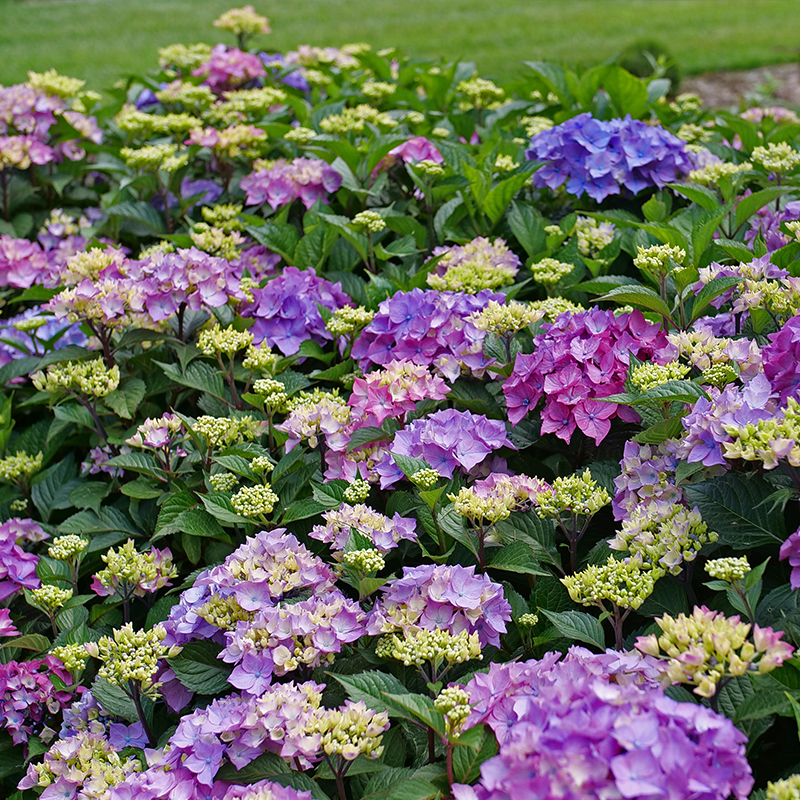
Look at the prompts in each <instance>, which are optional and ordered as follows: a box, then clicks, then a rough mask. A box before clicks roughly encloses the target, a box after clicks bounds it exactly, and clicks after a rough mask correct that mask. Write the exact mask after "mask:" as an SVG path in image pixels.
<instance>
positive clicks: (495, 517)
mask: <svg viewBox="0 0 800 800" xmlns="http://www.w3.org/2000/svg"><path fill="white" fill-rule="evenodd" d="M447 498H448V500H452V501H453V505H454V506H455V509H456V511H457V512H458V513H459V514H461V516H462V517H466V518H467V519H468V520H469V521H470V522H471V523H472V524H473V525H477V526H480V527H482V526H483V525H484V524H485V523H486V522H488V523H490V524H491V525H494V524H495V523H496V522H500V520H503V519H508V517H509V516H510V515H511V511H512V510H513V509H514V506H515V505H516V497H515V496H514V494H513V493H512V492H491V493H489V494H485V495H483V494H478V493H477V492H476V491H475V490H474V489H473V488H472V487H470V486H465V487H463V488H462V489H460V490H459V492H458V494H448V495H447Z"/></svg>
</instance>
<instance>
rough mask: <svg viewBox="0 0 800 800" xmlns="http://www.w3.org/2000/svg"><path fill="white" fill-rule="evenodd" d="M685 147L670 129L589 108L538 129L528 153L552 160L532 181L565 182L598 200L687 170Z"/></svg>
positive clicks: (553, 185)
mask: <svg viewBox="0 0 800 800" xmlns="http://www.w3.org/2000/svg"><path fill="white" fill-rule="evenodd" d="M685 148H686V142H684V141H683V140H681V139H678V138H677V137H676V136H674V135H673V134H671V133H670V132H669V131H667V130H665V129H664V128H661V127H658V126H653V125H646V124H645V123H644V122H641V121H639V120H634V119H631V117H630V115H628V116H626V117H625V118H624V119H612V120H608V121H607V122H603V121H601V120H596V119H594V118H593V117H592V115H591V114H589V113H586V114H579V115H578V116H577V117H573V118H572V119H569V120H567V121H566V122H562V123H561V124H560V125H556V126H554V127H552V128H548V129H546V130H543V131H540V132H539V133H537V134H536V136H534V137H533V139H531V146H530V149H529V150H527V151H526V153H525V156H526V157H527V158H528V159H536V160H538V161H547V162H549V163H547V164H545V166H543V167H542V168H541V169H540V170H538V171H537V172H536V173H535V174H534V176H533V183H534V186H538V187H540V188H541V187H544V186H547V187H549V188H550V189H557V188H558V187H559V186H562V185H563V184H564V183H566V188H567V191H568V192H569V193H570V194H574V195H581V194H583V193H584V192H585V193H586V194H588V195H589V197H591V198H592V199H594V200H596V201H597V202H600V201H601V200H604V199H605V198H606V197H608V196H609V195H611V194H619V193H620V191H621V189H622V188H623V187H624V188H626V189H628V190H629V191H630V192H632V193H633V194H637V193H638V192H641V191H643V190H644V189H648V188H650V187H651V186H658V187H659V188H660V187H662V186H663V185H664V184H665V183H670V182H671V181H674V180H676V178H677V176H678V173H680V172H689V170H691V169H693V166H692V162H691V161H690V159H689V156H688V154H687V152H686V149H685Z"/></svg>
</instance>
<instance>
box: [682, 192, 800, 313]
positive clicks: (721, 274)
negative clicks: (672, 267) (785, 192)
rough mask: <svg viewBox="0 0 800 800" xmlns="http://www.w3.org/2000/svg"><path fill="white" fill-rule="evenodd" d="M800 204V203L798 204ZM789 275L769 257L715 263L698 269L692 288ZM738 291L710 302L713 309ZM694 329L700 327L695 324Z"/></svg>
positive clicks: (733, 289)
mask: <svg viewBox="0 0 800 800" xmlns="http://www.w3.org/2000/svg"><path fill="white" fill-rule="evenodd" d="M799 204H800V203H799ZM788 277H789V273H788V272H787V271H786V270H785V269H781V268H780V267H776V266H775V265H774V264H772V263H771V262H770V260H769V255H765V256H762V257H761V258H754V259H753V260H752V261H748V262H747V263H740V264H718V263H717V262H716V261H714V262H712V263H711V264H709V265H708V266H707V267H703V268H702V269H700V280H699V281H698V282H697V283H696V284H695V285H694V286H693V287H692V288H693V289H694V292H695V294H698V293H699V292H700V290H701V289H703V287H704V286H705V285H706V284H708V283H710V282H711V281H712V280H714V279H715V278H741V279H742V280H744V279H749V280H754V281H758V280H761V279H768V280H780V279H782V278H788ZM738 291H740V289H739V288H738V287H737V286H734V287H733V288H732V289H728V290H727V291H726V292H723V293H722V294H720V295H718V296H717V297H715V298H714V299H713V300H712V301H711V305H712V306H714V308H722V306H724V305H725V303H727V302H729V301H730V300H731V299H732V298H733V296H734V295H735V294H736V293H737V292H738ZM695 327H700V325H699V324H696V325H695Z"/></svg>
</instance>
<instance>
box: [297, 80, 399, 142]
mask: <svg viewBox="0 0 800 800" xmlns="http://www.w3.org/2000/svg"><path fill="white" fill-rule="evenodd" d="M313 71H314V70H308V72H307V73H306V80H308V81H309V83H310V82H311V81H310V80H309V74H308V73H309V72H313ZM326 77H327V76H326ZM398 124H399V123H398V122H397V120H396V119H393V118H392V117H391V116H389V114H387V113H386V112H383V111H378V109H377V108H373V107H372V106H368V105H359V106H356V107H355V108H343V109H342V111H341V113H340V114H332V115H331V116H329V117H325V119H323V120H322V121H321V122H320V123H319V126H320V128H322V130H323V131H325V133H342V134H343V133H350V132H353V133H363V131H364V127H365V126H366V125H376V126H378V127H381V128H396V127H397V126H398Z"/></svg>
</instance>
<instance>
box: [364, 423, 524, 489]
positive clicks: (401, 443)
mask: <svg viewBox="0 0 800 800" xmlns="http://www.w3.org/2000/svg"><path fill="white" fill-rule="evenodd" d="M501 447H510V448H512V449H516V448H515V447H514V445H513V444H512V443H511V440H510V439H509V438H508V434H507V432H506V425H505V423H504V422H502V421H501V420H497V419H489V418H488V417H486V416H484V415H483V414H473V413H472V412H471V411H456V410H455V409H454V408H446V409H443V410H442V411H437V412H436V413H434V414H431V415H430V416H428V417H424V418H422V419H415V420H413V421H412V422H411V423H409V425H408V427H407V428H404V429H403V430H401V431H398V432H397V433H396V434H395V437H394V441H393V442H392V445H391V447H390V452H392V453H397V454H398V455H401V456H408V457H409V458H421V459H422V460H423V461H426V462H427V463H428V464H430V466H431V467H433V469H435V470H436V471H437V472H438V473H439V474H440V475H443V476H444V477H446V478H452V477H453V473H454V472H455V470H456V468H458V467H461V469H463V470H464V471H465V472H471V471H472V470H474V469H475V468H476V467H478V465H480V464H481V463H482V462H483V461H484V460H485V459H486V457H487V456H489V455H491V453H492V452H493V451H495V450H499V449H500V448H501ZM492 471H496V470H492ZM378 473H379V475H380V476H381V488H386V487H387V486H391V485H392V484H394V483H396V482H397V481H399V480H402V478H403V475H404V473H403V472H402V471H401V470H400V469H399V467H398V466H397V465H396V464H395V463H394V462H393V461H392V460H391V458H390V457H389V456H388V455H387V457H386V458H385V459H384V461H383V462H382V463H381V465H380V466H379V467H378Z"/></svg>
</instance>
